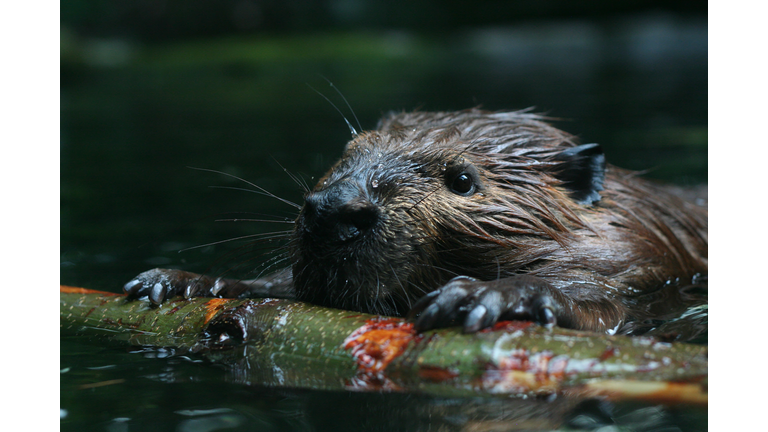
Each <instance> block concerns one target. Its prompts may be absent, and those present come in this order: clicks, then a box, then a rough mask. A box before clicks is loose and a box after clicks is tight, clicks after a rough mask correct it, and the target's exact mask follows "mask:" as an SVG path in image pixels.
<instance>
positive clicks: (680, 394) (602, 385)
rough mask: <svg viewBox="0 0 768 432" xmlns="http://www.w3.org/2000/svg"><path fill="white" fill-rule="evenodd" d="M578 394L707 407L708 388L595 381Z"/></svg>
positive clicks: (654, 383) (694, 384)
mask: <svg viewBox="0 0 768 432" xmlns="http://www.w3.org/2000/svg"><path fill="white" fill-rule="evenodd" d="M575 393H576V394H580V395H586V396H592V397H594V396H601V397H606V398H608V399H610V400H621V399H627V398H630V399H642V400H647V401H651V402H655V403H667V404H673V403H688V404H697V405H706V404H707V401H708V397H707V389H706V386H703V385H701V384H699V383H679V382H658V381H629V380H627V381H610V380H606V381H595V382H592V383H588V384H587V385H586V386H584V388H582V389H581V391H577V392H575Z"/></svg>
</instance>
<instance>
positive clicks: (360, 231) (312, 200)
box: [303, 179, 380, 242]
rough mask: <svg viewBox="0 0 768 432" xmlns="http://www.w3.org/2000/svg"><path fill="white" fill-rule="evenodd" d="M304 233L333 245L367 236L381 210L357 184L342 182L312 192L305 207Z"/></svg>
mask: <svg viewBox="0 0 768 432" xmlns="http://www.w3.org/2000/svg"><path fill="white" fill-rule="evenodd" d="M303 216H304V229H305V230H306V231H307V232H309V233H312V234H314V235H316V236H319V237H325V238H327V239H328V240H330V241H333V240H337V241H342V242H347V241H351V240H354V239H357V238H360V237H362V236H364V235H365V234H366V233H368V232H369V231H371V229H372V228H373V227H374V226H376V224H377V223H378V222H379V220H380V210H379V208H378V206H377V205H376V204H374V203H373V202H371V199H370V198H369V197H368V196H367V194H366V192H365V190H364V189H363V188H362V187H361V186H360V185H359V184H358V182H356V181H354V180H349V179H346V180H341V181H338V182H336V183H334V184H332V185H330V186H328V187H326V188H325V189H322V190H319V191H314V192H310V193H309V194H308V195H307V197H306V203H305V204H304V211H303Z"/></svg>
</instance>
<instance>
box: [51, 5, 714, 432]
mask: <svg viewBox="0 0 768 432" xmlns="http://www.w3.org/2000/svg"><path fill="white" fill-rule="evenodd" d="M706 25H707V24H706V20H705V19H701V18H698V19H697V18H689V17H683V16H677V15H671V14H663V13H648V14H642V15H635V16H627V17H616V18H612V19H605V18H604V19H601V20H589V19H573V20H558V21H539V22H535V23H530V24H526V23H521V24H518V25H514V26H502V27H472V28H467V29H463V30H461V31H457V32H455V33H451V34H450V35H442V36H434V35H431V36H425V35H421V34H419V33H417V32H413V31H407V30H399V31H391V30H390V31H369V32H337V33H318V34H311V35H303V36H296V35H290V36H270V37H266V36H264V37H256V36H253V37H241V38H219V39H204V40H193V41H184V42H166V43H163V44H139V43H137V42H132V41H131V40H130V39H106V40H104V39H101V40H96V39H89V38H78V37H75V36H74V35H68V34H67V33H64V34H63V37H62V67H61V83H62V84H61V87H62V90H61V125H62V126H61V283H63V284H67V285H75V286H83V287H87V288H92V289H101V290H106V291H118V290H120V288H121V286H122V284H123V283H125V282H126V281H128V280H130V278H132V277H133V276H134V275H136V274H137V273H139V272H141V271H143V270H146V269H149V268H152V267H157V266H162V267H176V268H183V269H186V270H190V271H196V272H205V273H210V274H222V273H223V272H226V271H232V272H235V274H237V275H239V276H242V277H252V276H251V275H250V274H249V272H259V271H261V270H264V269H268V267H269V261H268V259H269V255H262V251H268V250H270V249H273V248H274V247H275V246H276V245H277V243H264V244H262V245H261V246H263V248H258V249H257V250H250V249H249V250H244V249H242V248H243V247H244V245H245V244H246V243H245V242H244V241H232V242H227V243H221V244H215V245H211V246H203V247H196V246H201V245H208V244H211V243H215V242H220V241H222V240H227V239H233V238H238V237H241V236H246V235H251V234H254V233H268V232H275V231H280V230H284V229H287V228H286V227H285V226H283V224H265V223H258V222H227V221H218V220H220V219H231V218H233V217H238V218H243V217H247V218H261V217H260V216H258V215H270V216H276V217H279V218H287V219H291V218H293V217H294V216H295V209H293V208H292V207H290V206H288V205H286V204H284V203H281V202H279V201H277V200H274V199H269V198H267V197H263V196H259V195H255V194H250V193H246V192H243V191H237V190H230V189H222V188H219V187H240V186H243V184H242V183H240V182H238V181H237V180H235V179H233V178H231V177H227V176H224V175H219V174H215V173H211V172H207V171H200V170H194V169H190V168H189V167H198V168H205V169H212V170H219V171H223V172H226V173H229V174H232V175H236V176H240V177H243V178H245V179H247V180H249V181H252V182H254V183H256V184H258V185H260V186H262V187H264V188H266V189H267V190H269V191H271V192H274V193H275V194H276V195H278V196H280V197H283V198H285V199H288V200H291V201H293V202H300V201H301V188H300V187H299V186H298V185H297V184H296V183H295V182H293V180H291V178H290V177H289V176H288V175H287V174H285V173H284V172H283V167H284V168H285V169H286V170H288V171H290V172H291V173H294V174H297V175H298V176H300V177H301V178H302V179H304V181H306V182H307V183H310V184H311V183H313V182H314V180H316V179H317V178H318V177H319V176H320V175H322V173H323V172H324V171H325V170H326V169H327V168H328V167H329V166H330V164H331V163H332V162H333V161H334V160H335V159H336V158H337V157H338V155H339V153H340V151H341V148H342V147H343V145H344V143H345V142H346V141H347V140H348V139H349V130H348V128H347V126H346V125H345V123H344V121H343V119H342V118H341V116H340V115H339V113H337V112H336V111H335V110H334V108H333V107H331V106H330V105H329V104H328V102H326V101H325V100H324V99H323V98H322V97H320V96H319V95H318V94H317V93H315V92H314V91H313V90H312V89H310V88H309V87H308V86H307V85H306V84H309V85H311V86H312V87H314V88H315V89H318V90H319V91H320V92H322V93H323V94H324V95H326V96H328V97H329V98H330V99H332V100H333V101H334V102H335V103H336V104H337V105H338V106H339V108H340V109H342V110H343V111H344V112H345V115H346V116H347V117H348V118H349V119H350V121H351V122H352V123H354V124H356V122H355V120H354V118H353V116H352V115H351V114H350V112H349V111H348V110H347V108H346V106H345V105H344V102H343V101H341V100H340V98H339V97H338V95H337V94H335V92H334V91H333V89H332V88H331V87H330V86H329V85H328V83H327V82H326V81H325V80H324V79H323V78H322V77H327V78H328V79H330V80H332V81H333V82H334V84H335V85H336V86H337V87H338V88H339V89H341V91H343V93H344V95H345V96H346V97H347V99H348V100H349V103H350V105H351V106H352V107H353V108H354V112H355V113H356V115H357V117H358V118H359V121H360V123H361V124H362V126H363V127H364V128H372V127H375V124H376V120H377V118H378V117H379V116H380V115H381V114H382V113H384V112H387V111H390V110H401V109H414V108H420V109H423V110H451V109H462V108H468V107H472V106H477V105H482V106H483V107H484V108H488V109H519V108H526V107H530V106H535V107H536V108H537V109H538V110H539V111H543V112H547V113H549V114H550V115H552V116H555V117H559V118H563V119H566V120H563V121H559V122H558V126H560V127H561V128H562V129H564V130H566V131H569V132H571V133H574V134H577V135H579V136H580V137H581V138H582V140H583V141H584V142H599V143H601V144H602V145H603V147H604V149H605V151H606V154H607V157H608V158H609V161H611V162H612V163H614V164H616V165H619V166H622V167H626V168H632V169H648V170H649V171H648V173H647V176H649V177H652V178H657V179H660V180H664V181H668V182H674V183H677V184H680V185H696V184H701V183H704V182H706V178H707V27H706ZM211 186H215V187H216V188H212V187H211ZM191 247H196V248H194V249H188V248H191ZM61 369H62V374H61V408H62V420H61V428H62V430H73V431H74V430H104V431H151V430H174V429H175V430H183V431H213V430H265V431H271V430H275V431H278V430H353V429H354V430H405V429H408V430H462V429H467V430H473V429H474V430H514V429H515V428H517V429H518V430H520V429H523V430H526V429H549V430H551V429H558V428H564V429H578V430H592V429H596V428H599V427H601V426H605V425H609V424H614V423H615V424H617V425H619V426H620V427H619V429H612V430H698V429H701V428H703V427H706V422H707V414H706V410H700V409H693V408H686V407H675V408H673V407H663V406H655V405H642V404H640V405H637V404H619V405H612V404H607V403H603V404H600V403H596V402H595V403H592V404H586V405H578V406H571V404H569V402H568V401H565V400H563V399H562V398H561V399H556V400H554V401H530V400H517V399H499V398H495V399H483V398H478V399H450V398H435V397H430V396H428V395H412V394H405V395H404V394H362V393H344V392H339V393H334V392H321V391H312V390H310V389H269V388H263V387H259V386H243V385H239V384H234V383H228V382H227V381H226V379H225V378H224V377H225V374H224V373H223V371H222V370H221V369H219V368H218V367H216V366H213V365H209V364H204V363H199V362H196V361H195V359H188V358H186V357H184V356H178V355H174V354H173V353H170V352H166V351H162V350H159V351H158V350H148V351H146V352H136V351H135V349H134V350H129V349H127V348H125V347H114V346H112V347H103V346H98V345H94V344H91V343H89V342H88V341H83V340H79V339H77V338H65V339H63V340H62V343H61ZM361 413H365V415H363V414H361ZM493 413H495V414H493ZM498 413H505V414H504V415H500V414H498ZM491 414H493V415H491ZM494 416H495V417H494ZM489 418H490V419H492V420H493V421H494V422H492V423H489V422H487V421H486V422H483V419H489ZM622 428H624V429H622Z"/></svg>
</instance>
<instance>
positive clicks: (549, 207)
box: [124, 109, 707, 333]
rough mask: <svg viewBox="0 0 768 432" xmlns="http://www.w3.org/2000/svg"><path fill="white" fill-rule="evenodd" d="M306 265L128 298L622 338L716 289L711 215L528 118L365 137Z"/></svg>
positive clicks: (343, 166) (329, 197)
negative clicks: (260, 304) (312, 308)
mask: <svg viewBox="0 0 768 432" xmlns="http://www.w3.org/2000/svg"><path fill="white" fill-rule="evenodd" d="M289 249H290V251H291V252H290V254H291V258H292V266H291V267H290V268H287V269H284V270H282V271H280V272H278V273H275V274H273V275H270V276H267V277H264V278H259V279H255V280H234V279H223V278H218V279H214V278H211V277H207V276H201V275H197V274H194V273H188V272H184V271H180V270H166V269H154V270H150V271H148V272H145V273H142V274H141V275H139V276H138V277H137V278H135V279H134V280H132V281H131V282H129V283H128V284H126V285H125V287H124V290H125V292H126V293H127V294H128V295H129V297H132V298H134V297H139V296H145V295H146V296H148V297H149V299H150V300H151V301H152V302H153V303H160V302H162V301H163V300H164V299H165V298H168V297H170V296H172V295H176V294H183V295H184V296H186V297H192V296H198V295H204V296H220V297H239V298H242V297H254V296H262V297H267V296H276V297H288V298H295V299H298V300H301V301H306V302H310V303H313V304H316V305H321V306H327V307H334V308H341V309H348V310H355V311H360V312H365V313H373V314H382V315H397V316H408V317H409V318H410V319H411V320H413V322H414V324H415V327H416V328H417V329H418V330H420V331H423V330H426V329H432V328H436V327H444V326H450V325H454V324H461V325H463V329H464V331H466V332H475V331H478V330H480V329H483V328H487V327H489V326H492V325H493V324H494V323H496V322H498V321H501V320H509V319H522V320H531V321H535V322H537V323H539V324H542V325H545V326H553V325H558V326H561V327H567V328H574V329H582V330H592V331H600V332H608V333H615V332H616V330H617V329H618V328H619V327H621V326H622V325H623V324H627V323H629V322H632V321H633V320H640V319H648V318H654V314H655V313H656V312H654V310H657V309H658V307H657V306H658V303H660V302H661V303H664V302H673V303H674V302H678V301H679V300H680V298H681V295H680V293H679V291H680V286H681V285H686V284H690V283H691V282H693V283H695V282H696V280H697V279H699V280H701V278H702V277H703V278H706V273H707V209H706V208H705V207H703V206H699V205H695V204H693V203H691V202H688V201H685V200H683V199H681V198H680V197H679V196H677V195H676V194H673V193H671V192H670V191H669V190H668V189H666V188H664V187H663V186H660V185H656V184H654V183H652V182H650V181H647V180H644V179H642V178H640V177H639V175H638V174H637V173H635V172H631V171H627V170H624V169H620V168H617V167H614V166H612V165H609V164H606V162H605V156H604V153H603V150H602V148H601V146H600V145H598V144H580V143H579V142H578V141H577V139H576V138H575V137H574V136H572V135H570V134H568V133H566V132H563V131H561V130H559V129H557V128H555V127H554V126H552V125H550V124H549V123H548V119H547V118H544V117H542V116H539V115H536V114H533V113H530V112H527V111H513V112H489V111H484V110H480V109H469V110H464V111H458V112H401V113H392V114H389V115H387V116H385V117H384V118H383V119H382V120H380V122H379V125H378V127H377V128H376V129H375V130H372V131H365V132H361V133H359V134H358V133H353V139H352V140H351V141H350V142H349V143H348V144H347V145H346V147H345V149H344V152H343V155H342V157H341V159H340V160H339V161H338V162H337V163H336V164H335V165H333V167H332V168H331V169H330V170H329V171H328V173H327V174H325V176H323V177H322V178H321V179H320V180H319V181H318V183H317V185H316V186H315V187H314V189H312V190H311V191H309V192H308V193H307V194H306V196H305V203H304V205H303V207H302V208H301V210H300V213H299V215H298V217H297V219H296V220H295V225H294V230H293V234H292V236H291V239H290V241H289Z"/></svg>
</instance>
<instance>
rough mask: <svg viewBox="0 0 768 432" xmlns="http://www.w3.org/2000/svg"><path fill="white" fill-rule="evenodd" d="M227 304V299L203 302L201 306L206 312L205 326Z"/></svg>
mask: <svg viewBox="0 0 768 432" xmlns="http://www.w3.org/2000/svg"><path fill="white" fill-rule="evenodd" d="M227 303H229V299H223V298H214V299H210V300H208V301H207V302H205V304H204V305H203V306H205V309H206V310H207V312H206V313H205V324H208V322H209V321H210V320H212V319H213V317H215V316H216V314H218V313H219V311H220V310H222V309H224V307H226V306H227Z"/></svg>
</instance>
